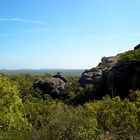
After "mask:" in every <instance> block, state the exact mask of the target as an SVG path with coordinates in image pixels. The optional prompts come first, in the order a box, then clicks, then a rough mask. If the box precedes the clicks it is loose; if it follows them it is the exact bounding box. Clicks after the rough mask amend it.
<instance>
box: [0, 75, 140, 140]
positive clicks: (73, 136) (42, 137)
mask: <svg viewBox="0 0 140 140" xmlns="http://www.w3.org/2000/svg"><path fill="white" fill-rule="evenodd" d="M38 77H39V76H32V75H27V74H26V75H24V74H23V75H9V76H4V75H0V139H13V140H15V139H17V140H19V139H21V140H22V139H23V140H27V139H29V140H30V139H32V140H123V139H124V140H126V139H134V140H139V138H140V91H132V92H131V93H130V95H129V97H128V98H126V99H124V100H121V99H120V97H115V98H113V99H111V98H110V97H109V96H105V97H104V98H103V99H102V100H92V96H93V94H92V90H93V88H94V87H93V86H91V85H87V87H86V88H81V87H80V86H79V85H78V83H77V78H73V77H69V79H70V85H68V87H67V88H66V90H65V91H64V92H63V93H62V94H63V96H61V98H58V99H55V100H54V99H52V98H51V97H50V96H49V95H43V93H42V92H41V91H39V90H34V89H33V88H32V82H33V81H34V80H35V79H36V78H38ZM85 102H86V103H85ZM79 104H80V105H79Z"/></svg>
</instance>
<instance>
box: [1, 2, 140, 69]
mask: <svg viewBox="0 0 140 140" xmlns="http://www.w3.org/2000/svg"><path fill="white" fill-rule="evenodd" d="M139 7H140V0H0V69H21V68H36V69H40V68H81V69H88V68H92V67H93V66H96V65H97V64H98V62H99V61H100V59H101V57H103V56H111V55H115V54H117V53H119V52H123V51H125V50H129V49H133V47H134V46H135V45H137V44H138V43H139V42H140V41H139V40H140V8H139Z"/></svg>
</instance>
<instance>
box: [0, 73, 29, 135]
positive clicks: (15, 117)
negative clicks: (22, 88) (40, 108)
mask: <svg viewBox="0 0 140 140" xmlns="http://www.w3.org/2000/svg"><path fill="white" fill-rule="evenodd" d="M22 109H23V104H22V100H21V99H20V98H19V89H18V86H17V84H16V83H15V82H12V81H10V80H9V78H8V77H6V76H2V75H0V133H3V135H4V134H5V133H7V132H12V133H14V131H16V132H18V133H20V132H21V131H22V132H23V131H26V130H30V129H31V125H29V123H28V122H27V120H26V118H25V117H24V115H23V112H22Z"/></svg>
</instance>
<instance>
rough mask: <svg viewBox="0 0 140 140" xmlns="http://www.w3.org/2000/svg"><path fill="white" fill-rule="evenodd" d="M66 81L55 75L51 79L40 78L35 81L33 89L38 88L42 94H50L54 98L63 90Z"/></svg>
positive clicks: (59, 75)
mask: <svg viewBox="0 0 140 140" xmlns="http://www.w3.org/2000/svg"><path fill="white" fill-rule="evenodd" d="M67 82H68V80H67V79H66V78H65V77H64V76H63V75H61V74H60V73H57V74H56V75H53V76H51V77H46V78H41V79H37V80H35V82H34V83H33V87H34V88H39V89H40V90H42V91H43V92H44V93H47V94H50V95H51V96H52V97H54V98H56V97H58V96H60V94H61V92H62V91H63V90H64V89H65V86H66V83H67Z"/></svg>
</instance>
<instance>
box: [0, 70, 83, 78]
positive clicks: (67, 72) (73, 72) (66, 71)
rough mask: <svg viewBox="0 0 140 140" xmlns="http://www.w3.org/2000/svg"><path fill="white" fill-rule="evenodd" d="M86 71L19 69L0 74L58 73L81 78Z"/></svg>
mask: <svg viewBox="0 0 140 140" xmlns="http://www.w3.org/2000/svg"><path fill="white" fill-rule="evenodd" d="M83 71H84V70H83V69H38V70H37V69H18V70H8V69H1V70H0V73H5V74H26V73H29V74H33V75H37V74H44V73H48V74H56V73H57V72H62V73H63V74H64V75H73V76H80V75H81V74H82V72H83Z"/></svg>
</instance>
